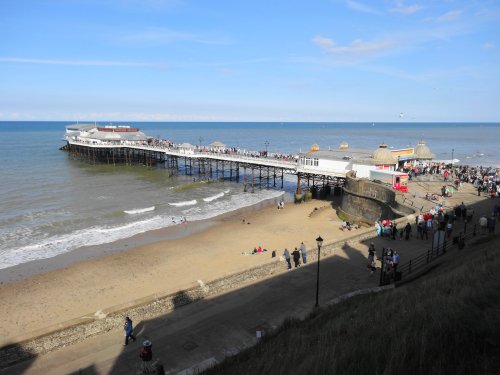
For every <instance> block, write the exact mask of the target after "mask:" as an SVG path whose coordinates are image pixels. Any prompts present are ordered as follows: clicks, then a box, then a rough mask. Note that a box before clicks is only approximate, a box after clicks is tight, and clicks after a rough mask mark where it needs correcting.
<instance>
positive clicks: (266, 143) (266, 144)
mask: <svg viewBox="0 0 500 375" xmlns="http://www.w3.org/2000/svg"><path fill="white" fill-rule="evenodd" d="M264 146H266V157H267V146H269V141H265V142H264Z"/></svg>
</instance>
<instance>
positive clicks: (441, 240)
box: [380, 222, 477, 286]
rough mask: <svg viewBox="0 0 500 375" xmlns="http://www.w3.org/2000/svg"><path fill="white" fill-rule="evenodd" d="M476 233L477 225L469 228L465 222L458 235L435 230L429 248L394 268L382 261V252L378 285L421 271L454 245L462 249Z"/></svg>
mask: <svg viewBox="0 0 500 375" xmlns="http://www.w3.org/2000/svg"><path fill="white" fill-rule="evenodd" d="M476 234H477V226H476V225H470V226H469V228H467V222H465V223H464V229H463V231H460V232H459V233H458V235H456V234H452V235H447V233H446V231H444V230H441V231H437V232H436V233H434V235H433V238H432V246H431V248H430V249H428V250H427V251H426V252H424V253H423V254H420V255H419V256H417V257H414V258H411V259H410V260H409V261H408V262H406V263H404V264H402V265H400V266H397V267H396V268H395V269H394V268H390V267H388V266H387V264H386V262H384V260H383V259H384V257H385V254H384V256H383V257H382V266H381V272H380V285H381V286H382V285H388V284H391V283H393V282H395V281H400V280H403V279H404V278H405V277H408V276H409V275H411V274H412V273H416V272H418V271H421V270H422V269H423V268H425V267H427V265H429V264H430V263H432V262H434V261H435V260H437V259H439V258H440V257H441V256H443V255H445V254H446V253H447V252H449V251H450V250H451V249H452V248H454V247H458V249H463V248H464V246H465V242H466V240H468V239H470V238H472V237H474V236H476ZM387 268H389V269H387Z"/></svg>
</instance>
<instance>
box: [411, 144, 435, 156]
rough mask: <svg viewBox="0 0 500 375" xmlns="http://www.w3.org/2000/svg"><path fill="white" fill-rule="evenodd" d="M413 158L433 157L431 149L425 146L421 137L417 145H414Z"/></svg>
mask: <svg viewBox="0 0 500 375" xmlns="http://www.w3.org/2000/svg"><path fill="white" fill-rule="evenodd" d="M414 154H415V159H432V158H434V154H433V153H432V152H431V149H430V148H429V147H428V146H426V144H425V142H424V140H423V139H421V140H420V142H418V145H417V146H416V147H415V151H414Z"/></svg>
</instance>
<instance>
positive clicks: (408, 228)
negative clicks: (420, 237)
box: [405, 223, 411, 241]
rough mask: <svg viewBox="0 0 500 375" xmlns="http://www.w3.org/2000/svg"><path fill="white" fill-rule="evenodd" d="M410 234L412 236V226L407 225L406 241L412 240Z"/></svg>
mask: <svg viewBox="0 0 500 375" xmlns="http://www.w3.org/2000/svg"><path fill="white" fill-rule="evenodd" d="M410 234H411V224H410V223H406V226H405V240H406V241H408V240H409V239H410Z"/></svg>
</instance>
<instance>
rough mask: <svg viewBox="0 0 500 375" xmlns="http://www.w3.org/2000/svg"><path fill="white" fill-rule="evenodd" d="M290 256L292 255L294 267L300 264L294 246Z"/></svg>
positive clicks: (297, 252) (298, 255)
mask: <svg viewBox="0 0 500 375" xmlns="http://www.w3.org/2000/svg"><path fill="white" fill-rule="evenodd" d="M292 256H293V262H294V263H295V268H297V267H299V266H300V253H299V250H297V248H295V250H294V251H293V252H292Z"/></svg>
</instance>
